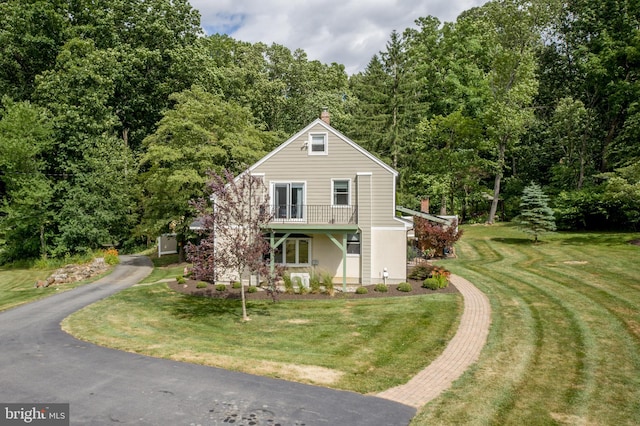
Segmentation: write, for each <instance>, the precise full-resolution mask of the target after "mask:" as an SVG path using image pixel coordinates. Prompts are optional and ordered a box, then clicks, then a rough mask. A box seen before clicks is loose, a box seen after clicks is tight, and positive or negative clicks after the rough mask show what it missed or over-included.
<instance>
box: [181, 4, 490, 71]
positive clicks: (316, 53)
mask: <svg viewBox="0 0 640 426" xmlns="http://www.w3.org/2000/svg"><path fill="white" fill-rule="evenodd" d="M485 2H486V0H315V1H310V0H191V5H192V6H193V7H194V8H196V9H198V10H199V11H200V14H201V16H202V18H201V24H202V27H203V29H204V30H205V32H206V33H207V34H214V33H224V34H228V35H230V36H231V37H233V38H235V39H236V40H242V41H248V42H251V43H256V42H263V43H266V44H271V43H278V44H281V45H284V46H286V47H288V48H289V49H291V50H292V51H293V50H295V49H298V48H301V49H303V50H304V51H305V52H306V53H307V55H308V57H309V59H311V60H313V59H317V60H319V61H321V62H323V63H332V62H338V63H341V64H344V65H345V67H346V70H347V72H348V73H349V74H353V73H356V72H358V71H362V70H363V69H364V68H365V67H366V65H367V64H368V63H369V60H370V59H371V57H372V56H373V55H374V54H376V53H378V52H379V51H381V50H384V49H385V45H386V43H387V41H388V40H389V35H390V34H391V31H393V30H394V29H395V30H397V31H398V32H402V31H403V30H404V29H405V28H408V27H411V26H413V25H414V21H415V20H416V19H417V18H419V17H423V16H428V15H432V16H436V17H437V18H439V19H440V21H442V22H445V21H455V19H456V17H457V16H458V15H459V14H460V13H461V12H462V11H464V10H467V9H470V8H472V7H475V6H479V5H481V4H483V3H485Z"/></svg>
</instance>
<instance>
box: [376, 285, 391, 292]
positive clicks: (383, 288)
mask: <svg viewBox="0 0 640 426" xmlns="http://www.w3.org/2000/svg"><path fill="white" fill-rule="evenodd" d="M373 290H374V291H377V292H378V293H386V292H387V291H389V287H387V285H386V284H376V285H375V287H373Z"/></svg>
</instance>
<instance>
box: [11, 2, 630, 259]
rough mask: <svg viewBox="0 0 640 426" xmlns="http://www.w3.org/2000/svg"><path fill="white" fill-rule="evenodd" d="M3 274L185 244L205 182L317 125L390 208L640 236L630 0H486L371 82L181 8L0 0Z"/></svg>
mask: <svg viewBox="0 0 640 426" xmlns="http://www.w3.org/2000/svg"><path fill="white" fill-rule="evenodd" d="M0 16H4V17H5V18H4V19H2V20H0V263H2V262H8V261H13V260H19V259H28V258H37V257H41V256H54V257H62V256H65V255H69V254H75V253H83V252H86V251H89V250H93V249H96V248H102V247H107V246H116V247H118V248H121V249H124V250H134V249H136V248H139V247H141V246H144V245H146V244H148V243H149V242H150V241H153V239H154V238H155V237H156V236H157V235H159V234H160V233H163V232H169V231H171V232H177V233H179V234H180V235H186V231H187V228H188V225H189V224H190V223H191V221H192V219H193V215H194V211H193V209H192V207H191V206H190V204H189V200H192V199H196V198H198V197H200V196H202V195H203V191H204V189H205V182H206V180H207V171H209V170H213V171H217V172H220V171H222V170H223V169H228V170H231V171H232V172H234V173H237V172H239V171H241V170H243V169H244V168H245V167H247V166H249V165H251V164H252V163H253V162H255V161H256V160H258V159H259V158H261V157H262V156H263V155H264V154H265V153H267V152H269V151H270V150H271V149H273V148H275V147H276V146H277V145H278V144H280V143H281V142H283V141H284V140H286V139H287V138H288V137H289V136H290V135H292V134H294V133H295V132H297V131H299V130H300V129H301V128H303V127H304V126H306V125H307V124H308V123H309V122H311V121H312V120H314V119H315V118H317V117H318V116H319V113H320V111H321V110H322V109H323V108H324V107H326V108H328V109H329V111H330V113H331V124H332V126H334V127H335V128H336V129H338V130H340V131H341V132H342V133H344V134H345V135H347V136H348V137H349V138H351V139H352V140H354V141H355V142H357V143H359V144H361V145H362V146H363V147H364V148H366V149H367V150H369V151H371V152H372V153H374V154H375V155H377V156H378V157H379V158H381V159H382V160H383V161H385V162H386V163H388V164H389V165H391V166H392V167H394V168H395V169H396V170H398V171H399V173H400V176H399V180H398V189H397V198H398V199H397V203H398V204H399V205H403V206H405V207H409V208H416V209H418V208H419V206H420V200H422V199H425V198H429V199H430V203H431V208H432V213H440V214H458V215H460V217H461V218H462V221H463V222H467V223H468V222H489V223H493V222H495V221H497V220H501V221H505V220H510V219H512V218H514V217H515V216H517V215H518V214H519V203H520V197H521V195H522V191H523V188H524V187H525V186H527V185H528V184H529V183H531V182H535V183H537V184H539V185H541V187H542V188H543V189H544V191H545V192H546V193H547V194H548V195H549V196H550V200H551V206H552V207H553V209H554V212H555V215H556V221H557V223H558V227H559V228H560V229H567V230H572V229H605V230H607V229H616V230H636V231H637V230H638V229H640V143H639V142H638V141H639V139H640V104H639V102H638V101H639V100H640V83H639V81H638V73H639V71H640V3H639V2H635V1H624V0H607V1H602V0H598V1H596V0H572V1H568V2H564V1H559V0H551V1H549V0H544V1H543V0H530V1H524V0H495V1H490V2H488V3H486V4H485V5H483V6H481V7H477V8H473V9H470V10H467V11H465V12H463V13H462V14H461V15H460V16H459V17H458V19H457V20H456V22H445V23H441V22H440V21H438V19H436V18H434V17H430V16H426V17H416V26H415V27H414V28H408V29H406V30H404V31H394V32H392V33H391V34H390V36H389V40H388V42H387V44H386V46H381V51H380V52H379V54H377V55H375V56H373V57H372V58H371V60H370V62H369V64H368V65H367V67H366V69H365V70H364V71H362V72H359V73H357V74H354V75H347V73H346V72H345V67H344V65H342V64H338V63H332V64H323V63H320V62H319V61H313V60H309V59H308V58H307V55H306V53H305V52H304V51H302V50H295V51H293V52H292V51H291V50H290V49H288V48H287V47H286V46H282V45H278V44H272V45H266V44H263V43H255V44H251V43H247V42H242V41H238V40H234V39H233V38H230V37H229V36H226V35H219V34H215V35H210V36H207V35H205V34H204V33H203V30H202V29H201V26H200V18H199V14H198V12H197V11H196V10H195V9H193V8H192V7H191V6H190V4H189V3H188V2H187V1H185V0H145V1H143V0H131V1H123V0H104V1H100V2H94V1H89V0H78V1H73V2H68V1H62V0H46V1H45V0H5V1H0Z"/></svg>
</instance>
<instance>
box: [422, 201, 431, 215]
mask: <svg viewBox="0 0 640 426" xmlns="http://www.w3.org/2000/svg"><path fill="white" fill-rule="evenodd" d="M420 211H421V212H422V213H427V214H428V213H429V199H428V198H425V199H423V200H421V201H420Z"/></svg>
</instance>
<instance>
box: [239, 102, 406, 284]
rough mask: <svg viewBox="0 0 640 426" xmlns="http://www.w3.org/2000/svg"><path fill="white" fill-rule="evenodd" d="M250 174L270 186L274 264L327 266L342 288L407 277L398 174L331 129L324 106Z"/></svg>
mask: <svg viewBox="0 0 640 426" xmlns="http://www.w3.org/2000/svg"><path fill="white" fill-rule="evenodd" d="M248 172H249V173H251V174H252V175H254V176H260V177H262V179H263V181H264V184H265V185H266V187H267V189H268V191H269V199H270V204H271V206H272V209H273V210H272V213H273V219H272V221H271V222H270V223H269V225H268V226H267V227H266V229H265V232H266V233H267V234H268V236H269V238H270V242H271V246H272V247H273V248H275V254H274V256H273V259H272V262H277V263H281V264H284V265H285V266H286V267H287V268H288V270H289V271H292V272H295V271H296V270H297V269H303V270H307V271H308V270H309V269H310V268H321V269H322V270H324V271H327V272H329V273H331V274H334V282H335V283H342V285H343V286H346V285H347V284H349V285H354V284H362V285H367V284H376V283H381V282H383V281H386V282H387V283H399V282H402V281H405V280H406V251H407V249H406V245H407V237H406V231H407V228H406V224H405V223H404V222H403V221H401V220H400V219H398V218H396V217H395V207H396V206H395V188H396V178H397V176H398V173H397V172H396V171H395V170H393V169H392V168H391V167H389V166H388V165H386V164H385V163H383V162H382V161H380V160H379V159H378V158H376V157H375V156H373V155H372V154H371V153H369V152H367V151H366V150H365V149H363V148H362V147H360V146H359V145H357V144H356V143H354V142H353V141H351V140H349V138H347V137H346V136H344V135H343V134H341V133H340V132H338V131H337V130H336V129H334V128H333V127H331V125H330V122H329V116H328V113H327V112H326V111H324V112H323V114H322V116H321V118H320V119H317V120H315V121H314V122H312V123H311V124H309V125H308V126H307V127H305V128H304V129H302V130H301V131H300V132H298V133H296V134H295V135H294V136H292V137H291V138H290V139H288V140H287V141H286V142H284V143H283V144H281V145H280V146H279V147H278V148H276V149H275V150H273V151H272V152H270V153H269V154H267V155H266V156H265V157H263V158H262V159H261V160H260V161H258V162H257V163H255V164H254V165H252V166H251V167H250V168H249V169H248Z"/></svg>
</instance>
